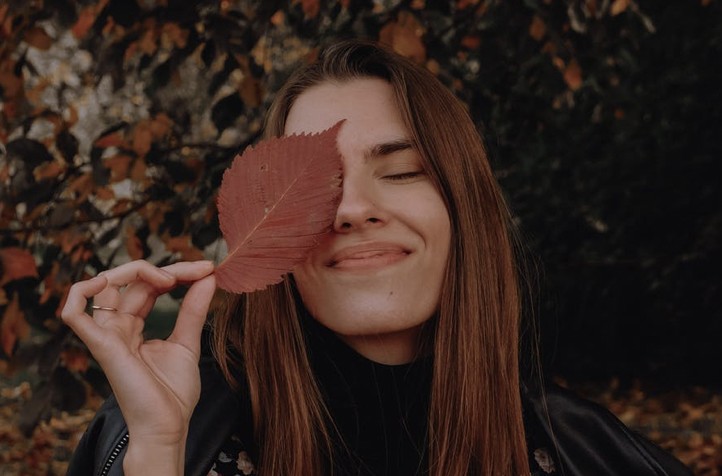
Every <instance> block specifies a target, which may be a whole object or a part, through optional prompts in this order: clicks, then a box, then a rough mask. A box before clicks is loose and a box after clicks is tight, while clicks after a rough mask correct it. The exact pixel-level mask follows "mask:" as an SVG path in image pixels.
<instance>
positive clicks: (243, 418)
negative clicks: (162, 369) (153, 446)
mask: <svg viewBox="0 0 722 476" xmlns="http://www.w3.org/2000/svg"><path fill="white" fill-rule="evenodd" d="M199 368H200V374H201V396H200V399H199V401H198V404H197V405H196V408H195V409H194V411H193V415H192V417H191V421H190V427H189V431H188V438H187V440H186V452H185V458H186V474H187V475H202V474H207V472H208V469H209V468H210V467H211V465H212V464H213V460H214V458H215V457H216V455H217V453H218V449H219V448H220V447H221V445H222V444H223V443H224V441H225V440H226V438H228V437H229V436H230V434H231V432H233V431H234V430H237V429H238V425H239V424H240V425H241V426H242V427H244V428H243V429H244V431H243V434H244V435H246V434H247V435H252V428H250V424H251V422H252V418H251V409H250V404H249V403H247V402H246V400H247V399H245V400H243V399H239V398H238V395H241V396H244V395H247V391H246V389H245V388H242V391H241V392H235V391H234V390H233V389H231V387H230V386H229V385H228V383H227V382H226V380H225V378H224V377H223V375H222V374H221V372H220V370H219V369H218V366H217V364H216V362H215V360H214V359H213V358H212V357H211V356H210V355H204V356H202V357H201V360H200V362H199ZM127 435H128V427H127V425H126V424H125V420H124V419H123V414H122V412H121V410H120V407H119V406H118V402H117V401H116V399H115V397H114V396H112V395H111V396H110V397H109V398H108V399H107V400H106V401H105V402H104V403H103V406H102V407H101V408H100V410H98V413H97V414H96V415H95V417H94V418H93V420H92V421H91V422H90V424H89V425H88V428H87V429H86V431H85V433H84V434H83V437H82V438H81V440H80V442H79V443H78V446H77V447H76V449H75V452H74V453H73V457H72V459H71V461H70V464H69V466H68V472H67V475H68V476H90V475H93V476H97V475H101V474H104V475H106V476H119V475H122V474H123V464H122V461H123V457H124V456H125V449H126V447H127V444H125V443H127V442H128V439H127V438H128V437H127ZM249 438H252V436H249ZM106 466H107V468H106Z"/></svg>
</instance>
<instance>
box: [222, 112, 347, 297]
mask: <svg viewBox="0 0 722 476" xmlns="http://www.w3.org/2000/svg"><path fill="white" fill-rule="evenodd" d="M341 125H342V122H339V123H337V124H336V125H334V126H333V127H331V128H330V129H327V130H326V131H323V132H321V133H318V134H302V135H292V136H289V137H283V138H274V139H270V140H267V141H264V142H261V143H259V144H258V145H256V146H255V147H253V148H249V149H247V150H246V151H245V152H244V153H243V155H240V156H238V157H236V159H235V160H234V162H233V165H232V166H231V168H230V169H228V170H226V172H225V174H224V176H223V183H222V184H221V189H220V192H219V195H218V219H219V222H220V227H221V231H222V232H223V237H224V238H225V240H226V243H227V244H228V256H227V258H226V259H225V260H224V261H223V262H222V263H221V264H220V265H219V266H218V267H217V268H216V278H217V280H218V286H219V287H220V288H222V289H225V290H227V291H231V292H236V293H242V292H250V291H255V290H258V289H263V288H265V287H266V286H268V285H270V284H274V283H278V282H280V281H281V279H282V277H283V275H284V274H286V273H288V272H289V271H291V270H292V269H293V267H294V266H295V265H296V264H298V263H299V262H301V261H303V259H304V258H305V256H306V255H307V253H308V252H309V251H310V250H311V249H312V248H313V247H314V246H315V245H316V244H317V242H318V240H319V239H320V237H321V236H323V235H324V234H325V233H327V232H328V231H330V229H331V226H332V224H333V219H334V215H335V211H336V207H337V206H338V200H339V198H340V195H341V187H340V185H341V156H340V154H339V152H338V149H337V148H336V135H337V134H338V131H339V130H340V128H341Z"/></svg>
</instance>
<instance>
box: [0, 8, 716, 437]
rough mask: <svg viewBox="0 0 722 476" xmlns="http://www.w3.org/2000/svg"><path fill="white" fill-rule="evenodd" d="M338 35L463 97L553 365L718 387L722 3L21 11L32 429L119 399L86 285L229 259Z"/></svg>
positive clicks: (17, 47)
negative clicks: (230, 187)
mask: <svg viewBox="0 0 722 476" xmlns="http://www.w3.org/2000/svg"><path fill="white" fill-rule="evenodd" d="M343 37H368V38H373V39H379V40H381V41H383V42H385V43H388V44H390V45H391V46H392V47H393V48H394V49H396V50H397V51H398V52H400V53H401V54H404V55H406V56H409V57H411V58H412V59H413V60H415V61H417V62H419V63H421V64H423V65H425V66H426V67H427V68H428V69H429V70H431V71H432V72H433V73H434V74H435V75H437V76H438V77H439V79H440V80H441V81H443V82H444V83H445V84H446V85H448V86H449V87H450V88H451V89H452V90H453V91H454V92H455V93H456V94H457V95H458V96H459V97H460V98H461V99H462V100H463V101H464V102H465V103H466V104H467V105H468V107H469V110H470V113H471V115H472V117H473V119H474V120H475V121H476V123H477V124H478V127H479V129H480V131H482V133H483V134H484V136H485V138H486V140H487V143H488V146H489V149H490V151H491V157H492V161H493V165H494V168H495V171H496V174H497V176H498V178H499V180H500V182H501V183H502V185H503V187H504V189H505V191H506V193H507V195H508V198H509V201H510V202H511V205H512V207H513V209H514V212H515V215H516V218H517V220H518V223H519V225H520V227H521V230H522V232H523V235H524V236H523V239H524V241H525V242H526V244H527V245H528V247H529V250H530V256H532V257H534V258H533V259H532V262H533V263H534V266H532V267H537V271H536V272H537V274H538V276H539V277H538V278H537V279H536V281H538V299H537V301H538V305H537V307H538V309H537V310H536V319H537V321H538V322H539V326H540V333H541V344H542V346H541V347H542V356H543V359H544V362H545V365H546V368H547V370H548V371H549V372H551V373H553V374H555V375H559V376H562V377H565V378H567V379H570V380H584V381H590V380H605V379H609V378H610V377H615V378H617V379H619V381H621V382H623V383H624V382H631V381H633V380H635V379H644V380H645V381H653V382H656V383H658V384H660V385H666V386H689V385H705V386H707V387H710V388H717V387H719V386H720V384H721V383H722V358H721V357H722V352H720V350H719V349H720V346H719V344H718V340H719V338H720V336H721V335H722V313H721V311H720V308H721V306H720V304H721V303H720V295H721V289H720V282H721V281H722V280H721V279H720V264H722V259H720V243H721V242H722V207H720V204H722V196H721V195H722V193H721V191H720V188H721V187H720V185H719V183H720V178H721V175H720V170H721V168H720V166H719V165H718V163H719V161H720V159H721V158H722V146H721V145H720V141H719V138H718V136H719V135H720V132H722V120H721V114H722V113H721V112H720V109H721V108H720V106H721V105H722V87H721V85H722V7H721V6H720V2H719V1H718V0H670V1H665V2H659V1H652V0H523V1H522V0H508V1H501V0H455V1H445V2H442V1H431V0H429V1H424V0H339V1H321V0H295V1H291V2H279V1H260V0H256V1H252V0H221V1H210V0H201V1H181V0H77V1H72V0H34V1H30V2H28V1H24V0H4V1H2V2H0V97H1V98H2V99H1V102H0V318H1V321H0V373H2V375H3V377H1V378H0V381H2V382H4V385H5V386H6V387H8V388H9V389H12V390H13V391H12V392H10V391H8V392H6V393H7V395H5V396H4V397H3V398H20V397H19V395H21V394H24V395H26V397H27V401H26V402H25V404H24V405H23V406H22V409H21V410H20V411H19V415H17V422H18V425H19V428H20V431H22V432H25V433H26V434H32V432H33V430H34V429H35V428H36V427H37V425H38V424H39V422H47V421H48V419H49V418H50V417H51V416H52V415H55V414H56V413H57V412H58V411H79V410H81V409H83V408H87V407H89V406H92V404H93V398H94V397H93V396H94V395H96V394H99V395H105V394H107V391H108V388H107V384H106V382H105V380H104V378H103V375H102V372H100V370H99V369H98V368H97V366H96V365H95V364H94V363H93V362H92V359H90V358H89V356H88V355H87V352H86V351H85V349H84V347H83V346H82V344H81V343H80V342H79V341H78V340H77V339H76V338H75V337H74V336H73V335H71V333H70V332H69V331H68V329H67V328H66V327H64V326H63V325H62V324H61V322H60V321H59V319H58V315H59V312H60V309H61V308H62V306H63V302H64V299H65V295H66V293H67V291H68V288H69V286H70V285H71V284H72V283H73V282H75V281H77V280H80V279H84V278H87V277H89V276H92V275H95V274H96V273H98V272H100V271H102V270H104V269H107V268H110V267H113V266H116V265H118V264H120V263H122V262H125V261H127V260H130V259H139V258H143V259H147V260H150V261H151V262H153V263H156V264H159V265H162V264H165V263H169V262H172V261H176V260H193V259H200V258H202V257H206V258H210V259H214V258H215V257H217V256H218V253H219V252H221V251H220V250H222V243H221V241H220V238H219V229H218V222H217V217H216V210H215V202H214V200H215V193H216V190H217V188H218V186H219V182H220V178H221V175H222V172H223V170H224V169H225V167H226V166H227V165H228V164H229V162H230V160H231V159H232V157H233V156H234V155H235V153H236V152H238V151H240V150H242V149H243V148H244V147H245V146H247V145H248V144H251V143H253V142H254V141H255V140H257V139H258V137H259V133H260V129H261V126H262V118H263V113H264V111H265V109H266V107H267V106H268V104H269V102H270V101H271V99H272V98H273V95H274V92H275V91H276V90H277V89H278V88H279V86H280V85H281V84H282V83H283V81H284V79H285V78H286V77H287V76H288V74H289V73H290V72H291V71H292V70H293V68H294V67H295V65H297V64H299V62H302V61H305V60H308V59H310V58H313V57H314V55H315V54H316V53H317V51H318V48H319V47H321V46H323V45H324V44H327V43H329V42H332V41H334V40H336V39H338V38H343ZM715 164H717V165H715ZM174 297H175V298H178V297H180V295H179V294H177V295H175V296H174ZM172 306H173V304H172V303H170V304H168V305H167V306H166V307H167V308H170V309H172ZM157 319H158V321H157V322H161V324H156V325H159V326H160V328H163V327H164V324H162V323H163V322H165V321H167V320H168V319H172V317H163V316H160V317H158V318H157ZM164 319H165V321H164ZM159 332H161V333H162V331H159ZM20 382H27V383H26V384H23V385H24V386H22V388H21V387H20V386H17V385H20ZM18 389H20V390H18ZM23 389H24V390H23ZM13 392H14V393H13ZM0 433H2V431H0Z"/></svg>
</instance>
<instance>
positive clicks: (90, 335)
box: [60, 276, 108, 346]
mask: <svg viewBox="0 0 722 476" xmlns="http://www.w3.org/2000/svg"><path fill="white" fill-rule="evenodd" d="M107 285H108V281H107V279H105V277H103V276H96V277H94V278H92V279H88V280H87V281H81V282H79V283H75V284H73V285H72V286H71V287H70V291H69V292H68V297H67V299H66V301H65V306H64V307H63V310H62V311H61V313H60V318H61V319H62V320H63V322H64V323H65V324H67V325H68V327H70V328H71V329H72V330H73V332H75V333H76V334H77V335H78V337H80V339H81V340H82V341H83V342H85V343H86V344H88V345H89V346H90V345H91V343H92V342H93V340H94V338H95V337H97V332H98V331H99V327H98V325H97V324H96V322H95V321H94V320H93V318H92V317H90V316H89V315H88V314H87V313H86V312H85V308H86V306H87V305H88V299H89V298H91V297H93V296H95V295H96V294H98V293H100V292H101V291H102V290H103V289H105V288H106V286H107Z"/></svg>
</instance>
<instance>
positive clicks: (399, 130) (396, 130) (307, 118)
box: [284, 78, 408, 141]
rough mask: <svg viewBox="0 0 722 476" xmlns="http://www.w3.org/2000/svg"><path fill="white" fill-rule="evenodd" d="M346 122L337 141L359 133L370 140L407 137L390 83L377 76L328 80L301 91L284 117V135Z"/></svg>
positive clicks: (353, 136)
mask: <svg viewBox="0 0 722 476" xmlns="http://www.w3.org/2000/svg"><path fill="white" fill-rule="evenodd" d="M342 119H345V120H346V122H345V124H344V126H343V127H342V129H341V132H340V134H339V141H342V140H346V139H349V138H356V137H358V136H359V135H362V136H364V137H365V138H367V139H372V140H380V141H383V140H389V139H397V138H399V136H404V137H405V136H407V135H408V134H407V131H406V127H405V125H404V123H403V120H402V119H401V114H400V113H399V111H398V108H397V107H396V102H395V99H394V93H393V89H392V88H391V85H389V83H387V82H386V81H384V80H383V79H379V78H360V79H352V80H349V81H343V82H331V81H327V82H324V83H321V84H318V85H315V86H312V87H311V88H309V89H307V90H306V91H304V92H303V93H301V94H300V95H299V96H298V97H297V98H296V101H295V102H294V104H293V106H292V107H291V110H290V111H289V113H288V117H287V118H286V127H285V130H284V133H285V134H286V135H289V134H294V133H304V132H305V133H312V132H320V131H322V130H325V129H328V128H329V127H331V126H333V125H334V124H336V123H337V122H338V121H340V120H342Z"/></svg>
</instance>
